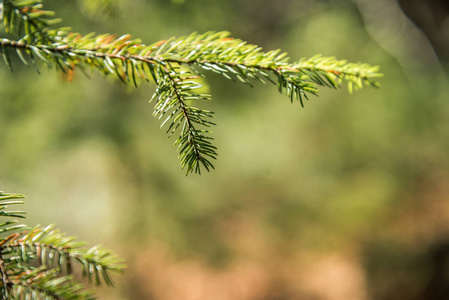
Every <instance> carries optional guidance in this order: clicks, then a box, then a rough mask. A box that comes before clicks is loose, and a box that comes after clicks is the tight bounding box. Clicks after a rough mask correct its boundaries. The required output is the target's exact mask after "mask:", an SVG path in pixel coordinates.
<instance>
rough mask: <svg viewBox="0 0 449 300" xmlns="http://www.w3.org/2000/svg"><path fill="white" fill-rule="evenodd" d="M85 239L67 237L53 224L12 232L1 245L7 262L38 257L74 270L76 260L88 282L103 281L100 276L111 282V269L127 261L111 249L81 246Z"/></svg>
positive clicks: (52, 266) (118, 268) (49, 266)
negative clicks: (80, 240) (120, 258)
mask: <svg viewBox="0 0 449 300" xmlns="http://www.w3.org/2000/svg"><path fill="white" fill-rule="evenodd" d="M83 245H84V243H81V242H77V241H76V240H75V238H73V237H67V236H65V235H64V234H62V233H60V232H59V231H58V230H57V229H54V228H53V226H47V227H45V228H39V227H37V228H34V229H32V230H30V231H23V232H21V233H16V234H15V235H10V236H9V237H7V238H6V239H4V240H3V241H2V243H1V245H0V253H1V254H2V256H3V261H4V264H5V265H7V264H9V263H11V264H16V263H18V264H19V265H22V264H28V263H29V262H30V261H31V260H33V259H37V260H38V261H39V263H40V265H42V266H44V267H45V268H47V269H56V270H59V271H65V272H67V273H68V274H71V273H72V264H73V262H77V263H79V264H80V265H81V266H82V268H83V276H84V277H86V278H87V279H88V280H89V282H91V281H94V282H95V284H96V285H99V284H101V278H102V279H103V281H104V282H105V283H106V284H107V285H112V280H111V278H110V274H111V273H121V272H123V268H124V265H123V264H122V263H121V261H120V260H119V259H118V258H117V257H116V256H115V255H112V254H111V252H109V251H107V250H104V249H102V248H99V247H92V248H90V249H81V248H80V247H81V246H83Z"/></svg>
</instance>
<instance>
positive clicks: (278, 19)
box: [0, 0, 449, 300]
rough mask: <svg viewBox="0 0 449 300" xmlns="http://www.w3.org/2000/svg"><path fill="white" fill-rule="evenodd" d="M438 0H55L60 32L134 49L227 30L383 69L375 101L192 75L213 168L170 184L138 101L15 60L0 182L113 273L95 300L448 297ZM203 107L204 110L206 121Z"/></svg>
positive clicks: (166, 152)
mask: <svg viewBox="0 0 449 300" xmlns="http://www.w3.org/2000/svg"><path fill="white" fill-rule="evenodd" d="M446 3H447V2H446V1H437V0H432V1H430V0H428V1H425V0H422V1H419V0H410V1H405V0H404V1H399V2H397V1H395V0H377V1H371V0H354V1H349V0H347V1H342V0H339V1H337V0H276V1H274V0H258V1H255V0H227V1H208V0H184V1H183V0H172V1H168V0H146V1H144V0H127V1H118V0H116V1H112V0H102V1H89V0H83V1H82V0H79V1H54V0H48V1H46V2H45V5H47V8H50V9H53V10H55V11H56V13H57V15H59V16H60V17H62V18H63V24H64V25H68V26H72V27H73V30H74V31H78V32H81V33H88V32H92V31H95V32H97V33H117V34H118V35H121V34H125V33H130V34H132V35H133V36H134V37H139V38H141V39H142V40H143V42H145V43H148V44H150V43H153V42H155V41H158V40H162V39H166V38H168V37H171V36H182V35H188V34H190V33H191V32H194V31H197V32H205V31H209V30H216V31H218V30H229V31H231V32H232V35H233V36H234V37H237V38H241V39H243V40H246V41H248V42H249V43H253V44H258V45H260V46H262V47H263V48H264V49H265V50H273V49H278V48H281V49H282V50H284V51H287V52H288V53H289V54H290V57H291V58H292V59H293V60H298V59H300V58H301V57H310V56H313V55H315V54H323V55H325V56H336V57H337V58H341V59H347V60H349V61H355V62H357V61H363V62H366V63H369V64H372V65H380V66H381V71H382V73H384V75H385V76H384V78H382V79H381V84H382V86H381V88H380V89H363V90H361V91H358V92H356V93H354V94H349V93H348V92H347V91H346V89H344V88H343V89H341V90H337V91H335V90H321V94H320V97H312V98H311V99H310V101H309V102H307V103H306V105H305V108H304V109H302V108H301V107H300V105H299V103H293V104H291V103H290V101H289V99H288V98H287V97H285V96H283V95H280V94H278V93H277V89H276V87H275V86H272V85H263V84H256V85H255V88H250V87H248V86H244V85H241V84H239V83H233V82H232V81H228V80H226V79H224V78H221V77H219V76H217V75H215V74H207V80H208V82H209V84H210V90H211V93H212V94H213V97H214V100H213V101H212V102H211V103H208V104H205V105H206V106H205V107H207V108H209V109H211V110H213V111H215V112H217V114H216V117H215V121H216V123H218V126H216V128H214V129H213V130H214V137H215V139H216V140H215V143H216V145H217V146H218V147H219V159H218V161H217V162H216V163H215V167H216V170H215V171H213V172H211V173H205V174H202V175H201V176H198V175H194V174H193V175H190V176H188V177H186V176H185V173H184V171H182V170H181V169H180V167H179V163H178V160H177V153H176V149H175V148H174V147H173V142H174V140H173V139H168V138H167V136H166V134H165V132H164V130H160V129H159V125H160V122H159V121H158V120H156V119H155V118H153V117H152V109H153V107H152V104H148V100H149V99H150V98H151V95H152V93H153V92H154V86H151V85H144V86H141V87H139V88H138V89H136V88H134V87H127V86H124V85H123V84H122V83H120V82H117V81H115V80H114V79H112V78H111V79H108V78H106V79H105V78H103V77H101V76H100V75H98V74H91V75H89V78H87V77H86V76H84V75H83V74H82V73H75V75H74V78H73V80H72V82H70V83H69V82H68V81H67V78H64V77H63V76H61V74H59V73H57V72H56V71H54V70H46V69H45V68H44V67H42V68H41V73H42V74H41V75H38V74H37V73H36V72H35V71H34V70H32V69H28V68H27V67H26V66H23V65H21V64H20V62H17V63H16V64H15V70H14V72H13V73H10V72H9V71H8V70H7V68H6V67H5V66H4V65H2V67H1V68H0V97H1V101H0V141H1V142H0V143H1V144H0V186H1V189H2V190H4V191H6V192H17V193H23V194H25V195H27V197H28V199H27V205H26V207H25V209H26V210H27V211H28V214H29V216H28V219H27V223H28V224H30V225H33V224H38V223H39V224H51V223H54V224H56V226H57V227H59V228H61V230H62V231H64V232H66V233H67V234H69V235H74V236H78V237H79V238H80V239H81V240H86V241H88V242H89V244H90V245H94V244H102V245H104V246H106V247H107V248H110V249H112V250H113V251H114V252H116V253H119V254H120V255H121V256H122V257H123V258H124V259H125V260H126V263H127V264H128V268H127V270H126V273H125V274H124V275H123V276H120V277H116V287H115V288H114V289H108V288H105V289H101V290H100V292H99V295H101V296H102V297H103V299H113V300H114V299H154V300H174V299H184V300H203V299H213V300H228V299H232V300H284V299H285V300H287V299H293V300H295V299H298V300H299V299H301V300H302V299H314V300H315V299H317V300H361V299H366V300H374V299H386V300H388V299H402V300H425V299H447V298H448V297H449V275H448V274H449V151H448V149H449V148H448V146H449V103H448V100H449V99H448V95H449V88H448V79H447V75H448V70H449V69H448V62H449V18H448V11H449V8H448V5H447V4H446ZM203 107H204V106H203Z"/></svg>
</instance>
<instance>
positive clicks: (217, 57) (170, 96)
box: [0, 0, 381, 173]
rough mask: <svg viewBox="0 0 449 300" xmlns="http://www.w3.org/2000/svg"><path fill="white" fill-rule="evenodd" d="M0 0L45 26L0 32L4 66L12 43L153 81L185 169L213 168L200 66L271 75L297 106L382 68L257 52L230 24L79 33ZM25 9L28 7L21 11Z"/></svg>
mask: <svg viewBox="0 0 449 300" xmlns="http://www.w3.org/2000/svg"><path fill="white" fill-rule="evenodd" d="M0 1H1V0H0ZM3 2H4V3H5V4H7V5H10V6H11V7H13V6H14V5H15V6H16V7H19V6H20V5H22V6H20V8H18V9H16V10H15V11H19V12H20V13H21V14H22V19H26V20H28V19H29V20H32V23H31V24H36V25H33V26H31V28H34V29H33V30H34V31H35V32H44V33H45V34H34V35H33V34H31V33H27V35H26V36H27V37H29V36H31V35H33V37H34V39H29V38H22V39H20V40H10V39H6V38H3V39H0V52H1V54H2V56H3V59H4V61H5V64H6V65H7V66H8V67H9V68H11V59H10V52H14V51H15V52H16V53H17V55H18V56H19V57H20V59H21V60H22V61H23V63H25V64H27V65H28V64H29V61H28V60H30V61H31V62H32V64H33V65H35V66H36V60H39V61H43V62H44V63H45V64H47V65H48V66H50V67H56V68H59V69H60V70H62V71H63V72H66V71H71V72H73V71H74V70H76V69H77V68H79V69H82V70H85V69H88V68H91V69H94V70H98V71H100V72H102V73H103V74H105V75H108V74H114V75H115V76H117V77H118V79H119V80H121V81H122V82H124V83H125V84H128V83H132V84H134V85H135V86H138V84H139V83H140V82H141V81H143V80H145V81H153V82H155V83H156V85H157V90H156V93H155V94H154V96H153V97H152V100H156V101H155V110H154V115H155V116H156V117H158V118H162V117H163V116H164V117H165V119H164V122H163V123H162V126H163V125H165V124H167V126H168V130H167V132H168V133H169V135H172V134H173V133H174V132H175V131H177V130H178V131H179V137H178V139H177V140H176V141H175V146H176V147H177V149H178V152H179V159H180V163H181V166H182V168H186V169H187V173H190V172H196V173H200V170H201V166H203V167H205V168H206V170H209V169H210V168H213V165H212V163H211V162H210V159H216V156H217V153H216V148H215V147H214V146H213V145H212V144H211V140H212V138H211V137H210V136H207V134H210V133H211V132H210V131H209V130H205V129H204V128H197V127H198V126H201V127H210V126H211V125H215V124H214V123H213V122H211V121H209V119H210V118H211V117H212V115H213V112H209V111H205V110H201V109H198V108H195V107H190V106H189V105H188V102H189V103H190V101H192V100H193V101H196V100H209V99H210V95H207V94H198V93H196V91H195V90H197V89H198V88H200V87H201V86H202V85H201V83H200V81H199V77H200V75H201V74H200V72H199V69H203V70H211V71H213V72H216V73H218V74H220V75H222V76H223V77H225V78H228V79H232V80H234V81H236V80H238V81H241V82H243V83H245V84H249V85H252V82H253V81H254V80H259V81H261V82H266V81H269V82H273V83H275V84H277V86H278V90H279V91H280V92H281V93H283V94H286V95H287V96H288V97H289V98H290V99H291V101H293V100H294V99H297V100H299V102H300V103H301V106H304V101H303V100H304V99H306V100H308V95H310V94H311V95H318V87H317V86H326V87H331V88H338V87H340V86H341V84H342V83H343V82H347V84H348V88H349V91H350V92H352V90H353V88H354V87H355V88H356V89H359V88H361V87H362V86H363V85H366V86H373V87H377V86H378V85H379V84H378V82H377V81H376V79H377V78H378V77H380V76H381V74H380V73H378V67H377V66H375V67H373V66H370V65H367V64H362V63H348V62H346V61H344V60H337V59H335V58H333V57H321V56H315V57H312V58H309V59H301V60H300V61H298V62H294V63H289V60H290V59H289V57H288V56H287V54H286V53H281V51H280V50H275V51H268V52H263V51H262V49H261V48H260V47H257V46H255V45H251V44H247V43H246V42H244V41H242V40H239V39H234V38H232V37H230V35H229V33H228V32H207V33H204V34H197V33H194V34H191V35H189V36H185V37H180V38H171V39H168V40H163V41H160V42H157V43H154V44H151V45H145V44H143V43H141V41H140V40H133V39H131V36H130V35H124V36H121V37H118V38H117V37H116V36H114V35H109V34H104V35H95V34H93V33H91V34H88V35H81V34H79V33H73V32H69V29H67V28H59V29H51V28H50V27H46V26H49V25H47V24H49V22H50V23H52V22H53V21H52V19H49V16H50V15H51V13H49V12H46V11H42V10H40V0H28V1H25V0H24V1H19V0H8V1H3ZM27 3H31V4H27ZM26 5H31V6H30V7H27V6H26ZM10 11H11V9H10V10H5V12H10ZM28 11H33V12H34V14H33V15H31V16H30V15H26V14H24V13H23V12H28ZM10 14H12V13H10ZM12 15H13V14H12ZM23 16H26V18H25V17H23ZM10 19H11V18H10ZM5 23H7V24H13V23H14V22H11V21H8V22H6V21H5ZM5 26H6V25H5ZM29 27H30V26H29ZM33 30H31V31H30V32H34V31H33ZM27 58H28V59H27ZM273 77H274V78H273ZM274 79H275V80H274ZM276 81H277V82H276ZM181 125H182V126H181Z"/></svg>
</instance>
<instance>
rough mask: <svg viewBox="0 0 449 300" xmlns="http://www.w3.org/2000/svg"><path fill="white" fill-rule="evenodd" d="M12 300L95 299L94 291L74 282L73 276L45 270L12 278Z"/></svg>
mask: <svg viewBox="0 0 449 300" xmlns="http://www.w3.org/2000/svg"><path fill="white" fill-rule="evenodd" d="M9 293H10V296H9V297H10V298H11V299H18V298H19V299H27V297H29V298H32V299H54V300H60V299H61V300H62V299H72V300H89V299H94V297H93V291H90V290H86V289H85V287H84V286H83V285H81V284H79V283H77V282H75V281H74V280H73V278H72V277H71V276H62V277H61V276H58V274H57V272H56V271H55V270H46V269H43V268H39V269H35V270H24V271H23V273H21V274H18V275H16V276H14V277H12V281H11V288H10V292H9Z"/></svg>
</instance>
